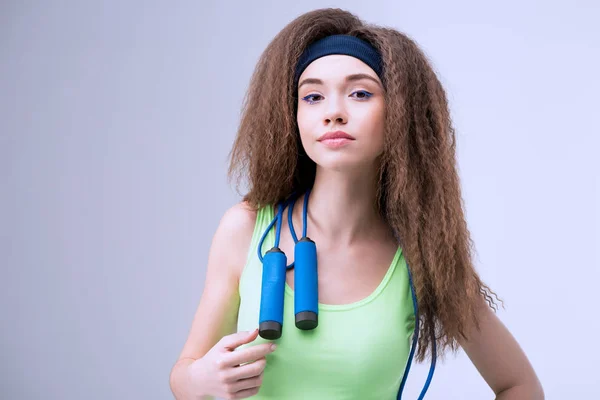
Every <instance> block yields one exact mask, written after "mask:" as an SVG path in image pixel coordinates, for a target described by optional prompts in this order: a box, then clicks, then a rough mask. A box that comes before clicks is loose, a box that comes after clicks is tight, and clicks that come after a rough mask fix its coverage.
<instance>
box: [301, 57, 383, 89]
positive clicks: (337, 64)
mask: <svg viewBox="0 0 600 400" xmlns="http://www.w3.org/2000/svg"><path fill="white" fill-rule="evenodd" d="M358 73H364V74H368V75H370V76H372V77H373V78H375V79H377V80H378V81H379V77H378V76H377V74H376V73H375V71H373V69H372V68H371V67H369V66H368V65H367V64H365V63H364V62H363V61H361V60H359V59H358V58H356V57H352V56H348V55H346V54H330V55H327V56H325V57H320V58H317V59H316V60H315V61H313V62H311V63H310V64H309V65H308V67H306V69H305V70H304V71H303V72H302V75H300V80H302V79H304V78H319V79H321V80H323V81H331V82H335V81H341V80H343V79H344V77H345V76H346V75H350V74H358Z"/></svg>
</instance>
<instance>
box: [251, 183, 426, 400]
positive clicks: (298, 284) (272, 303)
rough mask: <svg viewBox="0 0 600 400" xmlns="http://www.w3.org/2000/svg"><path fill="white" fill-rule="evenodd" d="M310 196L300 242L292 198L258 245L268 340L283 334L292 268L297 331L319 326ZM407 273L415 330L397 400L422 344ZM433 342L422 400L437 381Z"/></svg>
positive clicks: (262, 320) (263, 329)
mask: <svg viewBox="0 0 600 400" xmlns="http://www.w3.org/2000/svg"><path fill="white" fill-rule="evenodd" d="M309 195H310V189H309V190H308V191H307V192H306V194H305V196H304V208H303V211H302V237H301V238H300V239H298V237H297V236H296V231H295V229H294V224H293V222H292V213H293V210H294V204H295V203H296V197H295V196H294V195H292V196H291V197H290V198H289V199H288V200H286V201H284V202H282V203H279V204H278V208H277V214H276V215H275V217H274V218H273V220H272V221H271V223H270V224H269V225H268V226H267V228H266V229H265V232H264V233H263V235H262V237H261V239H260V241H259V243H258V258H259V259H260V261H261V262H262V267H263V272H262V287H261V297H260V316H259V328H258V331H259V335H260V336H261V337H262V338H264V339H267V340H275V339H279V338H280V337H281V334H282V327H283V303H284V293H285V276H286V271H287V270H288V269H290V268H294V292H295V295H294V314H295V324H296V327H297V328H298V329H302V330H311V329H315V328H316V327H317V326H318V316H319V307H318V304H319V303H318V284H317V283H318V281H317V247H316V245H315V242H314V241H312V240H311V239H310V238H309V237H308V236H306V229H307V205H308V198H309ZM287 207H289V210H288V226H289V228H290V233H291V235H292V238H293V239H294V243H295V244H294V262H292V263H291V264H290V265H287V257H286V255H285V253H284V252H283V251H282V250H281V249H280V248H279V240H280V236H281V223H282V218H283V212H284V210H285V209H286V208H287ZM273 225H276V228H275V244H274V246H273V247H272V248H271V249H270V250H268V251H267V252H266V253H265V255H264V257H263V255H262V246H263V242H264V241H265V239H266V237H267V234H268V233H269V231H270V230H271V229H272V228H273ZM407 267H408V264H407ZM407 270H408V280H409V282H410V289H411V294H412V300H413V307H414V310H415V330H414V334H413V340H412V346H411V350H410V354H409V357H408V362H407V365H406V368H405V371H404V375H403V377H402V381H401V384H400V389H399V391H398V396H397V400H401V399H402V392H403V390H404V386H405V384H406V379H407V378H408V373H409V371H410V365H411V363H412V360H413V356H414V353H415V349H416V346H417V342H418V340H419V312H418V307H417V297H416V295H415V288H414V285H413V282H412V275H411V273H410V268H407ZM431 339H432V340H431V342H432V344H433V357H432V360H431V367H430V368H429V375H428V376H427V381H426V382H425V386H424V387H423V390H422V391H421V394H420V395H419V398H418V400H422V399H423V398H424V397H425V393H427V389H428V388H429V385H430V383H431V379H432V378H433V373H434V371H435V361H436V344H435V336H434V334H433V332H432V334H431Z"/></svg>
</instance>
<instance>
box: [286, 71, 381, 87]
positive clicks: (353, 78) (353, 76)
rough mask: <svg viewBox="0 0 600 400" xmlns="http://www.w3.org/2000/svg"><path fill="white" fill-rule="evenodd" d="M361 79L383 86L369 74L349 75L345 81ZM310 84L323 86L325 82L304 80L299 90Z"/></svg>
mask: <svg viewBox="0 0 600 400" xmlns="http://www.w3.org/2000/svg"><path fill="white" fill-rule="evenodd" d="M361 79H370V80H372V81H373V82H375V83H376V84H377V85H378V86H381V84H380V83H379V81H378V80H377V79H375V78H373V77H372V76H371V75H368V74H352V75H348V76H347V77H346V79H345V81H346V82H354V81H359V80H361ZM309 83H313V84H316V85H322V84H323V81H322V80H320V79H317V78H306V79H304V80H302V82H300V84H299V85H298V89H300V87H301V86H302V85H304V84H309Z"/></svg>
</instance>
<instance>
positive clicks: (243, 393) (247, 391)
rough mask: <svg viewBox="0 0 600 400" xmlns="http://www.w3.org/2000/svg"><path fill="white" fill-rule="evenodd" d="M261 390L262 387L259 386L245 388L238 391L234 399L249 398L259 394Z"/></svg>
mask: <svg viewBox="0 0 600 400" xmlns="http://www.w3.org/2000/svg"><path fill="white" fill-rule="evenodd" d="M259 390H260V388H258V387H255V388H252V389H244V390H241V391H239V392H237V393H236V394H235V395H234V397H233V398H234V399H247V398H248V397H250V396H254V395H255V394H257V393H258V391H259Z"/></svg>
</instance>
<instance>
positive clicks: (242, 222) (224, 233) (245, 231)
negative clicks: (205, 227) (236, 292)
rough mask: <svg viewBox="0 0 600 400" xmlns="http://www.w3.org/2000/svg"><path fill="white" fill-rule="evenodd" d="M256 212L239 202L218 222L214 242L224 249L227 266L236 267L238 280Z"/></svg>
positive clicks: (252, 230) (246, 204) (244, 260)
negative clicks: (227, 260)
mask: <svg viewBox="0 0 600 400" xmlns="http://www.w3.org/2000/svg"><path fill="white" fill-rule="evenodd" d="M256 213H257V212H256V210H254V209H253V208H252V207H251V206H250V205H249V204H248V203H247V202H245V201H241V202H239V203H236V204H234V205H233V206H231V207H230V208H229V209H227V210H226V211H225V213H224V214H223V216H222V217H221V220H220V222H219V227H218V228H217V232H216V234H215V237H214V239H213V240H214V241H215V242H217V243H216V245H217V247H219V248H222V249H224V248H226V249H227V251H226V252H225V254H227V257H228V258H229V263H228V264H229V265H233V266H235V267H236V270H235V274H236V276H237V277H238V278H239V276H240V274H241V271H242V269H243V267H244V265H245V263H246V257H247V255H248V251H249V248H250V243H251V241H252V234H253V233H254V226H255V224H256Z"/></svg>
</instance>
